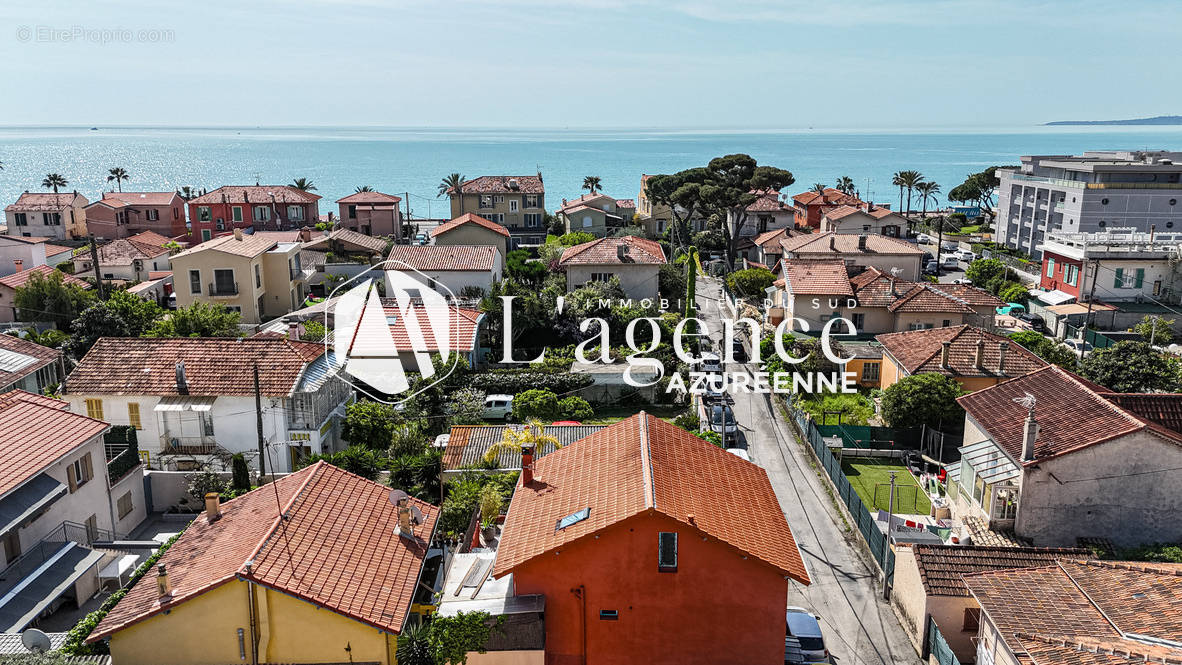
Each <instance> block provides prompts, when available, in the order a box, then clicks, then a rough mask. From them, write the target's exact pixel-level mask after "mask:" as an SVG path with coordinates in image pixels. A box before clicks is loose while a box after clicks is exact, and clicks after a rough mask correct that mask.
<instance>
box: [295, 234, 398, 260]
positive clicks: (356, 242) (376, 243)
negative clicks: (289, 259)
mask: <svg viewBox="0 0 1182 665" xmlns="http://www.w3.org/2000/svg"><path fill="white" fill-rule="evenodd" d="M334 243H336V244H340V245H342V246H344V247H345V248H346V249H350V248H352V249H354V250H357V249H360V250H368V251H370V252H373V253H374V254H381V253H382V252H384V251H386V240H385V238H375V237H373V236H367V235H365V234H364V233H358V232H356V231H353V230H350V229H337V230H335V231H333V232H331V233H329V234H328V235H320V236H313V237H312V239H311V240H309V241H308V242H306V243H304V247H307V248H309V249H311V248H317V249H319V248H322V247H324V248H327V247H329V246H330V245H332V244H334Z"/></svg>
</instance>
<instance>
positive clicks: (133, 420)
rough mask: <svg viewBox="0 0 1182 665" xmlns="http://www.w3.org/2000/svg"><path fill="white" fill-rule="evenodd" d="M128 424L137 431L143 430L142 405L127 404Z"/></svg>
mask: <svg viewBox="0 0 1182 665" xmlns="http://www.w3.org/2000/svg"><path fill="white" fill-rule="evenodd" d="M127 423H128V424H129V425H131V426H132V427H134V428H136V429H143V428H144V426H143V425H142V424H141V423H140V405H139V404H137V403H135V402H128V404H127Z"/></svg>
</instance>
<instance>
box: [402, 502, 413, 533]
mask: <svg viewBox="0 0 1182 665" xmlns="http://www.w3.org/2000/svg"><path fill="white" fill-rule="evenodd" d="M398 535H400V536H413V535H414V525H413V524H411V522H410V499H407V498H403V499H402V500H400V501H399V502H398Z"/></svg>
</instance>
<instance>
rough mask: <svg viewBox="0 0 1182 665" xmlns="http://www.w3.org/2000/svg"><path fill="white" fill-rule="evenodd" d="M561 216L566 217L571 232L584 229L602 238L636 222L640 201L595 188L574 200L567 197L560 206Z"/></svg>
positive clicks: (559, 212)
mask: <svg viewBox="0 0 1182 665" xmlns="http://www.w3.org/2000/svg"><path fill="white" fill-rule="evenodd" d="M558 217H559V218H560V219H562V223H563V225H564V226H565V228H566V232H567V233H571V232H572V231H581V232H583V233H590V234H591V235H593V236H595V237H597V238H602V237H604V236H606V235H610V234H611V233H612V232H614V231H616V230H617V229H620V228H623V227H625V226H631V225H632V224H633V218H635V217H636V203H635V202H634V201H632V200H631V199H617V198H616V197H614V196H608V195H607V194H604V193H603V192H599V193H595V192H591V193H590V194H584V195H582V196H580V197H579V198H577V199H571V200H570V201H567V200H565V199H564V200H563V201H562V207H561V208H559V209H558Z"/></svg>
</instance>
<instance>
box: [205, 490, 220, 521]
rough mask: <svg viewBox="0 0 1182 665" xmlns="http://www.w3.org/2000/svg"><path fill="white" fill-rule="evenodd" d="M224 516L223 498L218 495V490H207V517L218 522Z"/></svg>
mask: <svg viewBox="0 0 1182 665" xmlns="http://www.w3.org/2000/svg"><path fill="white" fill-rule="evenodd" d="M221 516H222V498H221V497H220V496H218V493H217V492H207V493H206V494H205V518H206V519H207V520H209V521H210V522H216V521H218V519H219V518H221Z"/></svg>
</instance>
